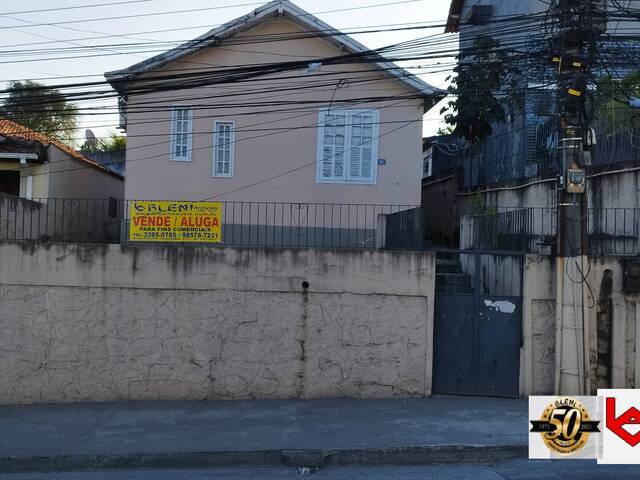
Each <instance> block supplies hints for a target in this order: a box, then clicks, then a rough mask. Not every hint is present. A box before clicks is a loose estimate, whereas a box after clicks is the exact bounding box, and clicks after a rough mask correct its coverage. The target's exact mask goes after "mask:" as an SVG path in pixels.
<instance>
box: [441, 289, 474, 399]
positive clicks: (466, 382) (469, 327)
mask: <svg viewBox="0 0 640 480" xmlns="http://www.w3.org/2000/svg"><path fill="white" fill-rule="evenodd" d="M473 302H474V296H473V295H461V294H444V293H443V294H438V295H436V307H435V313H436V315H435V317H436V318H435V324H434V327H433V329H434V335H433V337H434V347H433V357H434V358H433V361H434V365H437V366H441V368H434V372H433V391H434V392H437V393H448V394H459V395H463V394H469V393H470V392H471V391H472V390H473V381H474V380H473V368H472V364H471V362H469V361H468V359H469V358H470V357H472V356H473V354H474V353H473V349H474V332H473V329H474V319H473Z"/></svg>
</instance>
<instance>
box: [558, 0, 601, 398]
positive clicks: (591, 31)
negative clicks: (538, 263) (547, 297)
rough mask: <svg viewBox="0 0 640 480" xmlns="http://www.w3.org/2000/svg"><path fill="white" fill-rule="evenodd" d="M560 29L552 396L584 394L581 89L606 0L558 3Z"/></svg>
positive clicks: (585, 249)
mask: <svg viewBox="0 0 640 480" xmlns="http://www.w3.org/2000/svg"><path fill="white" fill-rule="evenodd" d="M554 13H555V16H556V19H557V20H558V24H559V25H560V28H559V29H558V32H557V37H556V38H555V39H554V41H555V46H556V52H555V55H554V58H553V61H554V63H555V64H556V67H557V75H558V118H559V122H558V160H559V163H560V168H561V174H560V177H559V183H558V195H557V198H558V205H557V208H558V211H557V229H558V235H557V245H556V249H557V253H556V255H557V259H556V269H557V272H556V287H557V290H556V378H555V390H556V393H557V394H558V395H564V394H572V395H590V394H591V385H590V374H589V370H590V366H589V364H590V362H589V352H590V348H589V344H590V342H589V330H590V329H589V321H588V318H589V315H588V308H587V306H588V297H587V296H588V292H587V286H586V279H585V275H586V272H588V269H589V267H588V256H587V255H588V236H587V216H588V198H587V195H586V183H587V181H586V179H587V176H586V169H585V167H586V166H587V165H588V164H589V163H590V160H589V158H590V157H589V153H588V152H587V151H586V142H585V138H586V136H587V134H588V132H589V130H588V125H587V123H586V121H587V118H586V101H585V97H586V95H587V88H588V83H589V79H590V71H591V67H592V64H593V61H594V57H595V54H596V51H597V40H598V37H599V36H600V34H601V33H603V32H604V31H605V30H606V0H605V1H602V0H558V4H557V6H556V7H555V12H554Z"/></svg>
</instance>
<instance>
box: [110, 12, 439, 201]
mask: <svg viewBox="0 0 640 480" xmlns="http://www.w3.org/2000/svg"><path fill="white" fill-rule="evenodd" d="M363 58H366V59H367V60H366V61H362V59H363ZM106 78H107V79H108V80H109V82H110V83H111V84H112V85H113V86H114V88H115V89H116V90H117V91H118V92H119V93H120V96H121V100H120V104H121V113H122V127H125V128H126V130H127V136H128V143H127V158H126V170H127V175H126V185H125V198H126V199H129V200H144V199H154V200H190V201H196V200H220V201H227V202H299V203H341V204H393V205H418V204H419V202H420V179H421V170H422V117H423V115H424V113H425V111H426V110H428V109H429V108H431V107H432V106H433V105H434V104H435V103H437V101H438V100H439V99H440V98H442V96H443V93H442V92H441V91H440V90H438V89H436V88H434V87H431V86H430V85H428V84H426V83H424V82H423V81H421V80H419V79H418V78H417V77H415V76H413V75H411V74H410V73H408V72H406V71H404V70H402V69H400V68H399V67H397V66H396V65H394V64H392V63H390V62H387V61H386V60H385V59H383V58H382V57H380V56H379V55H377V54H374V53H372V52H370V51H368V50H367V49H366V47H364V46H363V45H361V44H359V43H358V42H356V41H355V40H353V39H351V38H350V37H348V36H346V35H344V34H342V33H340V32H338V31H337V30H335V29H333V28H332V27H330V26H329V25H327V24H325V23H323V22H321V21H320V20H319V19H317V18H315V17H313V16H312V15H310V14H309V13H307V12H305V11H304V10H302V9H300V8H299V7H297V6H296V5H294V4H293V3H291V2H288V1H284V0H279V1H274V2H271V3H269V4H267V5H265V6H263V7H261V8H258V9H257V10H255V11H253V12H251V13H250V14H248V15H246V16H244V17H242V18H239V19H237V20H234V21H232V22H229V23H227V24H225V25H223V26H221V27H218V28H216V29H215V30H212V31H211V32H209V33H207V34H205V35H203V36H202V37H200V38H198V39H196V40H193V41H191V42H189V43H187V44H185V45H182V46H180V47H178V48H176V49H174V50H171V51H169V52H166V53H164V54H162V55H159V56H157V57H154V58H152V59H150V60H147V61H145V62H142V63H140V64H137V65H134V66H132V67H130V68H128V69H125V70H121V71H117V72H110V73H107V74H106Z"/></svg>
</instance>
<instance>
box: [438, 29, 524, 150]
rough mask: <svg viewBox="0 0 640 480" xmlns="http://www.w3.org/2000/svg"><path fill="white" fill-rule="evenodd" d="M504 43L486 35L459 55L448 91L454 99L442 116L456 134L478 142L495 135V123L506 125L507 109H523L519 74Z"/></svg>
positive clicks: (478, 38) (444, 109)
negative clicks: (518, 86)
mask: <svg viewBox="0 0 640 480" xmlns="http://www.w3.org/2000/svg"><path fill="white" fill-rule="evenodd" d="M510 60H511V59H510V58H509V56H508V55H507V53H505V52H504V50H502V49H501V48H500V42H499V41H498V40H495V39H494V38H492V37H490V36H486V35H480V36H478V37H477V38H476V39H475V42H474V44H473V46H472V47H471V48H469V49H466V50H463V51H462V52H461V53H460V55H458V65H457V67H456V68H455V69H454V72H455V77H454V78H453V80H452V82H451V86H450V87H449V88H448V92H449V94H450V95H451V96H452V97H453V98H454V99H453V100H451V101H450V102H449V103H448V104H447V106H445V107H444V108H443V109H442V111H441V112H440V113H441V114H446V115H445V117H444V119H445V122H446V123H447V124H449V125H451V127H452V129H453V132H452V133H453V134H454V135H456V136H458V137H460V138H464V139H466V140H467V141H469V142H473V143H475V142H478V141H481V140H482V139H484V138H486V137H488V136H489V135H491V134H492V133H493V126H492V125H494V124H495V123H502V122H505V121H506V119H507V108H508V107H510V106H514V105H515V106H517V107H518V108H521V102H522V100H521V96H520V95H519V94H518V93H517V92H518V89H517V79H518V73H519V71H518V70H517V68H516V67H514V66H513V62H511V61H510Z"/></svg>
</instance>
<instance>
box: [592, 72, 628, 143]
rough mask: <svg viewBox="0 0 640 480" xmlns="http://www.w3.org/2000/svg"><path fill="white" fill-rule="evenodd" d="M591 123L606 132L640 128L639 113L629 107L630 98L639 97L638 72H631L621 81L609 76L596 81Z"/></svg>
mask: <svg viewBox="0 0 640 480" xmlns="http://www.w3.org/2000/svg"><path fill="white" fill-rule="evenodd" d="M597 85H598V86H597V89H596V95H595V99H594V100H593V102H594V107H595V108H594V109H593V111H594V115H593V119H592V123H595V124H599V125H600V126H601V127H604V128H605V129H606V130H608V131H616V130H620V129H622V128H624V127H630V126H632V127H635V128H638V127H639V126H640V111H639V110H638V109H637V108H633V107H631V106H630V105H629V100H630V98H633V97H636V98H639V97H640V71H636V72H633V73H631V74H629V75H627V76H626V77H625V78H623V79H621V80H616V79H613V78H611V77H610V76H607V77H604V78H601V79H600V80H599V81H598V84H597Z"/></svg>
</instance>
